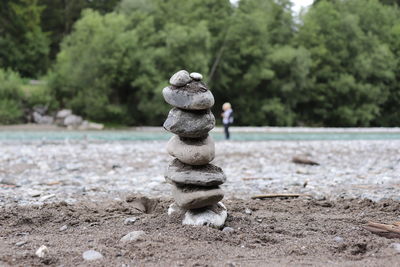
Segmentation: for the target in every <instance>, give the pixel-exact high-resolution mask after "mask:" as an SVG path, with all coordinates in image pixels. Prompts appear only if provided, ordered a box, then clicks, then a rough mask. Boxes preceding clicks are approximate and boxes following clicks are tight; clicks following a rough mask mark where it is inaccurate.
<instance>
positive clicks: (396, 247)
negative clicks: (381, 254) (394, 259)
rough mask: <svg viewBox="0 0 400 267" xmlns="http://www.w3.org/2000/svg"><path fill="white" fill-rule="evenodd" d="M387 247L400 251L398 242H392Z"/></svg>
mask: <svg viewBox="0 0 400 267" xmlns="http://www.w3.org/2000/svg"><path fill="white" fill-rule="evenodd" d="M389 247H391V248H393V249H394V250H395V251H396V252H397V253H400V243H392V244H390V246H389Z"/></svg>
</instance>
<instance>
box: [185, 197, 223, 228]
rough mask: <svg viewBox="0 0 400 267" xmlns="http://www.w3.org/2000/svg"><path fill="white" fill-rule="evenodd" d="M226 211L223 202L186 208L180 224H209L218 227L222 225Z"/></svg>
mask: <svg viewBox="0 0 400 267" xmlns="http://www.w3.org/2000/svg"><path fill="white" fill-rule="evenodd" d="M227 216H228V212H227V211H226V207H225V206H224V204H222V203H221V202H219V203H218V204H216V205H214V206H212V207H207V208H204V209H198V210H188V211H187V212H186V213H185V217H184V218H183V221H182V224H187V225H194V226H202V225H204V226H210V227H213V228H217V229H220V228H222V227H223V226H224V224H225V220H226V217H227Z"/></svg>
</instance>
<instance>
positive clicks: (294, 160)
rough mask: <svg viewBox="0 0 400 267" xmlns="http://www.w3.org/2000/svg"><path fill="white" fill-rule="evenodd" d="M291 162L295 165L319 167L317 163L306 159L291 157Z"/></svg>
mask: <svg viewBox="0 0 400 267" xmlns="http://www.w3.org/2000/svg"><path fill="white" fill-rule="evenodd" d="M292 162H294V163H297V164H305V165H319V163H318V162H315V161H312V160H309V159H306V158H301V157H293V158H292Z"/></svg>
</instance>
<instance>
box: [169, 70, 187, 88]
mask: <svg viewBox="0 0 400 267" xmlns="http://www.w3.org/2000/svg"><path fill="white" fill-rule="evenodd" d="M191 80H192V78H190V76H189V72H187V71H186V70H180V71H178V72H177V73H175V74H174V75H172V77H171V79H169V83H170V84H171V85H173V86H177V87H181V86H185V85H186V84H188V83H189V82H190V81H191Z"/></svg>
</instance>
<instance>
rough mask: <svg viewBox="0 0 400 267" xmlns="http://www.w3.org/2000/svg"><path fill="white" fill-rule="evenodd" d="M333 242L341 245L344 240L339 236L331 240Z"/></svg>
mask: <svg viewBox="0 0 400 267" xmlns="http://www.w3.org/2000/svg"><path fill="white" fill-rule="evenodd" d="M333 240H334V241H335V242H337V243H343V242H344V239H343V237H341V236H335V238H333Z"/></svg>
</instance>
